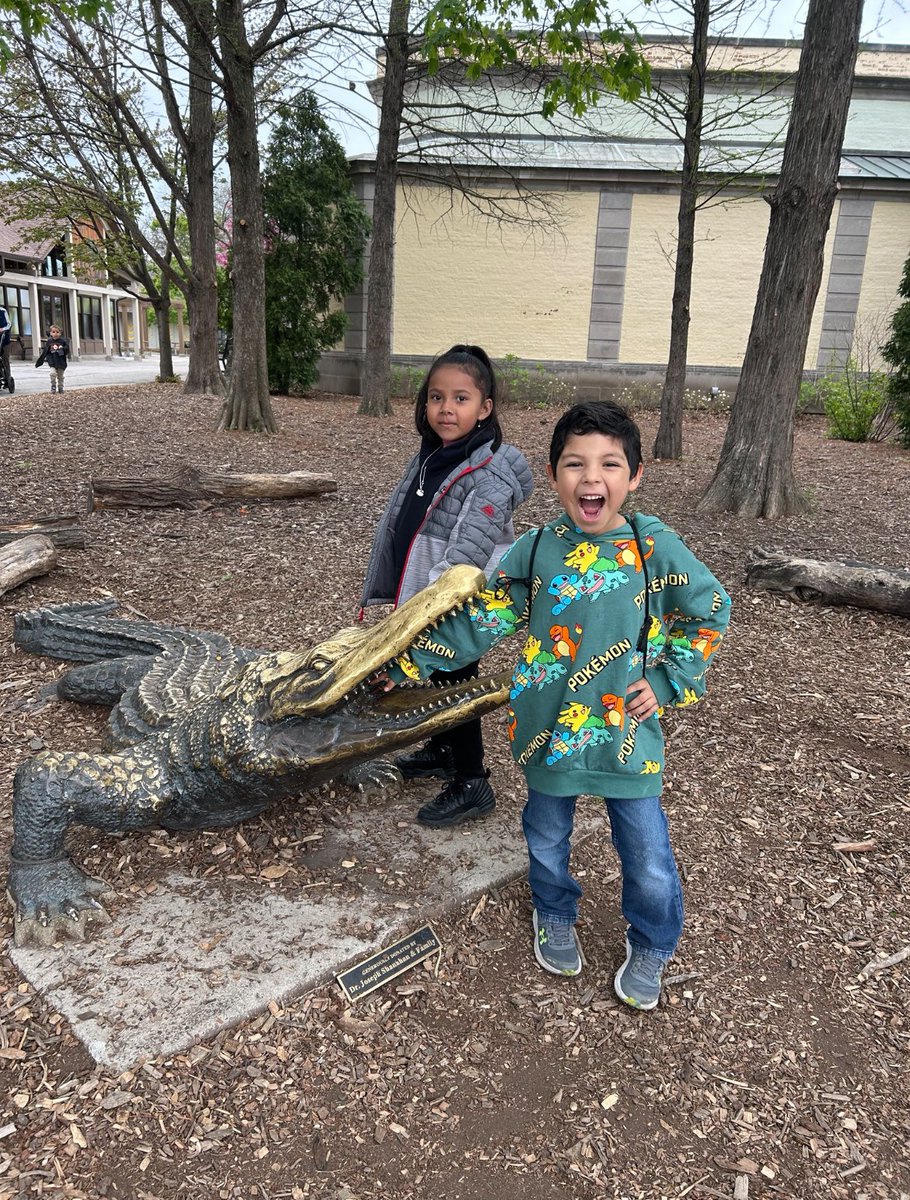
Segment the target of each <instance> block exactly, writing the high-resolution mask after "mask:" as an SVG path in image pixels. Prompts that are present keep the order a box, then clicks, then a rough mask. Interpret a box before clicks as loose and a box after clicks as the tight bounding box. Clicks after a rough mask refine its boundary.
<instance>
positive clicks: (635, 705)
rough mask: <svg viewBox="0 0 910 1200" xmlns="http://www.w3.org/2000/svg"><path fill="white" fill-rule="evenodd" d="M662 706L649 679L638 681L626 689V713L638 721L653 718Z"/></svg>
mask: <svg viewBox="0 0 910 1200" xmlns="http://www.w3.org/2000/svg"><path fill="white" fill-rule="evenodd" d="M658 708H660V705H659V704H658V703H657V697H656V696H655V695H654V689H653V688H652V687H651V685H650V683H648V681H647V679H637V680H636V681H635V683H630V684H629V686H628V687H627V688H626V712H627V713H629V715H630V716H632V717H634V718H635V719H636V721H645V720H647V719H648V717H653V716H654V714H655V713H656V712H657V710H658Z"/></svg>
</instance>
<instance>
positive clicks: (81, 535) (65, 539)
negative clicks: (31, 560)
mask: <svg viewBox="0 0 910 1200" xmlns="http://www.w3.org/2000/svg"><path fill="white" fill-rule="evenodd" d="M36 533H40V534H41V535H42V536H43V537H45V538H47V539H48V540H49V541H51V542H53V544H54V545H55V546H64V547H66V548H67V549H69V550H84V549H85V530H84V529H83V528H82V526H81V525H80V524H79V517H78V516H76V515H75V514H70V513H66V514H61V515H60V516H57V515H56V514H53V515H49V516H46V517H37V518H36V519H35V520H34V521H8V522H4V524H2V525H0V546H5V545H7V544H8V543H9V542H15V541H18V540H19V539H20V538H24V537H27V536H28V535H29V534H36Z"/></svg>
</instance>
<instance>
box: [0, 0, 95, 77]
mask: <svg viewBox="0 0 910 1200" xmlns="http://www.w3.org/2000/svg"><path fill="white" fill-rule="evenodd" d="M109 8H110V0H57V2H56V3H54V4H50V3H42V2H41V0H0V72H3V71H5V70H6V68H7V66H8V65H9V62H10V60H11V59H12V58H13V55H14V53H15V50H14V47H13V46H12V45H10V43H9V41H8V40H7V37H6V26H7V25H8V24H9V25H12V26H13V27H15V25H18V26H19V28H20V30H21V31H22V33H23V34H24V35H25V36H27V37H34V36H35V35H36V34H39V33H43V32H44V31H45V30H46V29H47V27H48V25H49V24H50V23H51V22H52V21H53V20H54V18H55V17H58V16H61V15H62V16H65V17H73V18H75V19H77V20H81V21H92V20H94V19H95V18H96V17H98V16H99V15H100V14H101V13H104V12H106V11H107V10H108V9H109Z"/></svg>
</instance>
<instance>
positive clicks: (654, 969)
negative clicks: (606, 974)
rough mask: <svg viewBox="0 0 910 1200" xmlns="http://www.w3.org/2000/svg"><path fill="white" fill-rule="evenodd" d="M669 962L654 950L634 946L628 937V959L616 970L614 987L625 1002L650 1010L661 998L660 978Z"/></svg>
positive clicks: (633, 1006) (634, 1006)
mask: <svg viewBox="0 0 910 1200" xmlns="http://www.w3.org/2000/svg"><path fill="white" fill-rule="evenodd" d="M666 965H667V963H666V960H665V959H664V958H661V956H660V955H659V954H655V953H654V951H653V950H645V949H644V948H643V947H642V946H633V945H632V943H631V942H630V941H629V939H628V938H626V961H625V962H624V963H623V964H622V966H621V967H620V968H619V970H618V971H617V972H616V978H615V979H614V980H613V987H614V988H615V989H616V995H617V996H618V997H619V998H620V1000H622V1002H623V1004H628V1005H630V1006H631V1007H632V1008H643V1009H645V1010H650V1009H652V1008H656V1007H657V1001H658V1000H659V999H660V980H661V976H662V975H663V973H664V967H666Z"/></svg>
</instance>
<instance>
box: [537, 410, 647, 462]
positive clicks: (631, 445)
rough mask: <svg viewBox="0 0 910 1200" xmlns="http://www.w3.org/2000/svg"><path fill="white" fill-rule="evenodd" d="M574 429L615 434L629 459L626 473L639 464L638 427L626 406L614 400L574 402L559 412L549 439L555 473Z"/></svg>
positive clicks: (639, 439)
mask: <svg viewBox="0 0 910 1200" xmlns="http://www.w3.org/2000/svg"><path fill="white" fill-rule="evenodd" d="M573 433H574V434H579V435H581V434H586V433H603V434H605V435H606V436H607V437H614V438H616V439H617V441H619V442H622V448H623V450H624V451H625V455H626V458H627V459H628V462H629V473H630V474H631V475H634V474H635V472H636V471H637V470H638V468H639V467H640V466H641V430H640V429H639V428H638V426H637V425H636V424H635V422H634V421H633V420H632V417H631V415H630V414H629V410H628V409H626V408H623V406H622V405H621V404H617V403H616V402H615V401H614V400H590V401H588V402H587V403H585V404H573V405H572V407H571V408H570V409H568V410H567V411H566V412H564V413H563V414H562V416H561V417H560V418H559V420H558V421H557V422H556V426H555V428H554V430H553V436H552V438H551V439H550V469H551V470H552V472H553V474H554V476H555V475H556V467H557V464H558V463H559V456H560V455H561V454H562V452H563V450H564V449H565V445H566V442H567V441H568V440H569V437H570V436H571V435H572V434H573Z"/></svg>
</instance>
